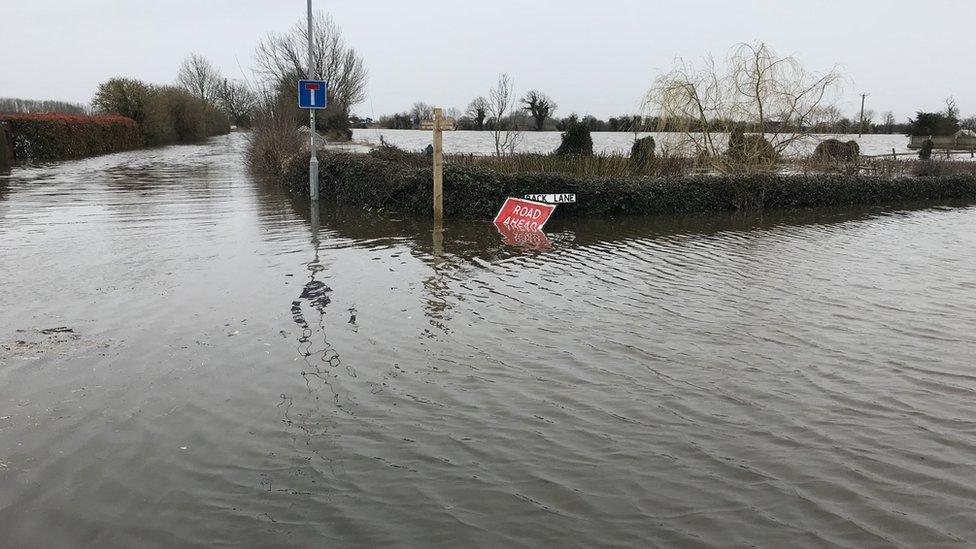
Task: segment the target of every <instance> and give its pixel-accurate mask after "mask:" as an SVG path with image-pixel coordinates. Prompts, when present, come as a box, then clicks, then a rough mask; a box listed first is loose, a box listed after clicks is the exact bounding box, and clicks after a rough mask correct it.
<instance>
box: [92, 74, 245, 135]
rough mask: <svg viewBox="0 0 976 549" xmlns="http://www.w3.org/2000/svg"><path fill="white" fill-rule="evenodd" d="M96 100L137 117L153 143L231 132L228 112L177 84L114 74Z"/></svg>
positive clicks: (107, 111)
mask: <svg viewBox="0 0 976 549" xmlns="http://www.w3.org/2000/svg"><path fill="white" fill-rule="evenodd" d="M92 104H93V105H94V106H95V108H96V109H98V111H99V112H102V113H105V114H118V115H122V116H128V117H130V118H132V119H133V120H135V121H136V122H137V123H138V124H139V127H140V128H141V130H142V132H143V134H144V135H145V141H146V143H147V144H149V145H163V144H167V143H188V142H193V141H200V140H202V139H205V138H207V137H210V136H213V135H222V134H226V133H228V132H230V121H229V119H228V118H227V115H226V114H224V113H223V112H222V111H221V110H220V109H218V108H217V107H215V106H213V105H211V104H209V103H207V102H206V101H204V100H203V99H200V98H199V97H197V96H195V95H192V94H190V93H189V92H187V91H186V90H184V89H182V88H178V87H175V86H151V85H149V84H145V83H143V82H140V81H138V80H132V79H128V78H113V79H111V80H109V81H108V82H105V83H103V84H101V85H100V86H99V87H98V91H97V92H96V94H95V99H94V100H93V101H92Z"/></svg>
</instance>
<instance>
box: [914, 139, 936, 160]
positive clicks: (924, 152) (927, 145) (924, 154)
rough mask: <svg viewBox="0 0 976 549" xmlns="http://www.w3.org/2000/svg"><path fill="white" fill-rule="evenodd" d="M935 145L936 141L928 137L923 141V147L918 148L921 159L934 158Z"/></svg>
mask: <svg viewBox="0 0 976 549" xmlns="http://www.w3.org/2000/svg"><path fill="white" fill-rule="evenodd" d="M933 147H935V143H933V142H932V140H931V139H926V140H925V141H923V142H922V147H921V148H920V149H919V150H918V159H919V160H930V159H931V158H932V148H933Z"/></svg>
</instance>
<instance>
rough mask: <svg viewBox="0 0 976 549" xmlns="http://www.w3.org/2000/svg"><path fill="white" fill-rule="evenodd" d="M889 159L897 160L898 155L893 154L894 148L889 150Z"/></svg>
mask: <svg viewBox="0 0 976 549" xmlns="http://www.w3.org/2000/svg"><path fill="white" fill-rule="evenodd" d="M891 159H892V160H898V153H896V152H895V148H894V147H892V148H891Z"/></svg>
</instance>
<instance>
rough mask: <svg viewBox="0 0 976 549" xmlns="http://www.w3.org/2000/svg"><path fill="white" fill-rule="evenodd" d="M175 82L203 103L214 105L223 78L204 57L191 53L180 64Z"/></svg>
mask: <svg viewBox="0 0 976 549" xmlns="http://www.w3.org/2000/svg"><path fill="white" fill-rule="evenodd" d="M176 81H177V82H178V83H179V84H180V86H181V87H183V89H185V90H186V91H188V92H190V93H192V94H193V95H195V96H197V97H199V98H200V99H203V100H204V101H206V102H208V103H211V104H215V103H216V102H217V98H218V97H217V96H218V91H219V88H220V85H221V83H222V82H223V77H221V76H220V70H219V69H218V68H217V67H215V66H214V65H213V63H211V62H210V60H209V59H207V58H206V57H204V56H202V55H200V54H197V53H191V54H190V55H189V56H187V58H186V59H184V60H183V63H182V64H180V71H179V73H177V77H176Z"/></svg>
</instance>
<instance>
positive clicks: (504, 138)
mask: <svg viewBox="0 0 976 549" xmlns="http://www.w3.org/2000/svg"><path fill="white" fill-rule="evenodd" d="M514 106H515V89H514V84H513V82H512V79H511V77H509V76H508V74H506V73H502V74H499V75H498V83H497V84H496V85H495V86H494V87H493V88H491V91H490V92H489V93H488V105H487V108H488V111H487V112H488V118H489V121H490V123H491V127H492V134H493V137H494V139H495V154H496V155H497V156H502V155H503V154H512V153H514V152H515V147H516V146H517V145H518V141H519V138H520V132H519V130H518V128H517V127H515V125H514V124H513V123H512V121H511V120H510V118H511V117H510V115H511V114H512V109H513V107H514Z"/></svg>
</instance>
